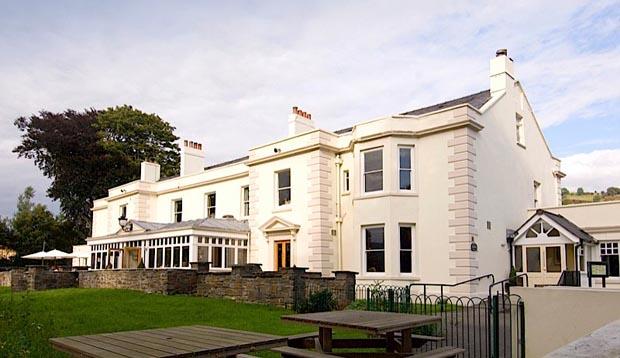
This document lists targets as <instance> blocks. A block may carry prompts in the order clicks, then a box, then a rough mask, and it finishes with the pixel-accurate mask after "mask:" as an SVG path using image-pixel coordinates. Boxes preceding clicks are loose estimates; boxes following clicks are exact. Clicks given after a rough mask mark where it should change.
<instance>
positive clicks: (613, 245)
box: [599, 241, 620, 278]
mask: <svg viewBox="0 0 620 358" xmlns="http://www.w3.org/2000/svg"><path fill="white" fill-rule="evenodd" d="M614 251H615V252H614ZM599 255H600V257H601V261H604V260H603V256H620V243H618V241H603V242H600V243H599ZM618 260H620V258H619V259H618ZM609 269H610V270H611V268H609ZM609 277H614V278H616V277H620V276H612V275H610V276H609Z"/></svg>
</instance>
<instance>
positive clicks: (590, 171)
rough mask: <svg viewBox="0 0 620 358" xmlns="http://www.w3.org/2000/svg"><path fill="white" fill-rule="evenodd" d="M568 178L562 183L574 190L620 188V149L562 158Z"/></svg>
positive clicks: (563, 168)
mask: <svg viewBox="0 0 620 358" xmlns="http://www.w3.org/2000/svg"><path fill="white" fill-rule="evenodd" d="M562 170H563V171H564V172H565V173H566V178H564V181H563V183H562V185H563V186H566V187H568V188H570V189H572V190H576V189H577V188H578V187H583V188H584V189H585V190H586V191H588V190H589V191H594V190H597V191H601V190H606V189H607V188H608V187H610V186H617V187H620V149H606V150H595V151H592V152H590V153H580V154H575V155H571V156H568V157H565V158H562Z"/></svg>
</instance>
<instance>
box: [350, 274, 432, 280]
mask: <svg viewBox="0 0 620 358" xmlns="http://www.w3.org/2000/svg"><path fill="white" fill-rule="evenodd" d="M377 278H381V279H382V280H390V281H420V277H418V276H407V275H406V274H402V275H397V276H394V275H387V274H385V273H383V272H377V273H372V272H365V273H364V274H362V275H360V276H358V277H357V279H358V280H376V279H377Z"/></svg>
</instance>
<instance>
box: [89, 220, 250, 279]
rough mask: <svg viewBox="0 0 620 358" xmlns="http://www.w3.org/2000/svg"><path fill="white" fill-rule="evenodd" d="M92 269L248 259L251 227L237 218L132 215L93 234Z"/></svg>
mask: <svg viewBox="0 0 620 358" xmlns="http://www.w3.org/2000/svg"><path fill="white" fill-rule="evenodd" d="M87 244H88V247H89V251H90V269H91V270H103V269H121V268H123V269H127V268H128V269H132V268H138V267H144V268H152V269H170V268H175V269H189V268H191V265H190V263H192V262H210V263H211V266H210V267H211V269H212V270H215V271H217V270H222V271H225V270H230V268H231V267H232V266H233V265H239V264H245V263H247V259H248V254H249V249H250V230H249V226H248V223H247V221H242V220H236V219H233V218H225V219H215V218H207V219H198V220H190V221H182V222H178V223H171V224H164V223H154V222H146V221H136V220H134V221H128V222H127V223H125V225H123V227H122V228H121V229H120V230H119V231H118V232H117V233H115V234H114V235H109V236H103V237H97V238H89V239H87Z"/></svg>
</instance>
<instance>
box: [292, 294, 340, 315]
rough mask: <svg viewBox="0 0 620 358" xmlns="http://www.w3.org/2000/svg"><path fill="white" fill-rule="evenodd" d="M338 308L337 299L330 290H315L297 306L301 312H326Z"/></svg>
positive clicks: (297, 309)
mask: <svg viewBox="0 0 620 358" xmlns="http://www.w3.org/2000/svg"><path fill="white" fill-rule="evenodd" d="M335 309H336V301H335V300H334V296H333V295H332V293H331V291H330V290H327V289H325V290H321V291H317V292H313V293H311V294H310V296H308V299H304V300H302V301H301V303H300V304H299V305H298V306H297V307H296V311H297V312H299V313H311V312H326V311H333V310H335Z"/></svg>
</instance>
